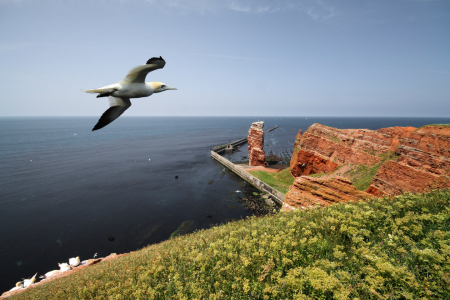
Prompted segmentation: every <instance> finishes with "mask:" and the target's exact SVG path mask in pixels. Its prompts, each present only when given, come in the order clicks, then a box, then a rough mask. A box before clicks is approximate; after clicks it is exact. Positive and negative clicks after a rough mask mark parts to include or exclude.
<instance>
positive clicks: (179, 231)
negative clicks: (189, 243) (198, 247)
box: [170, 220, 194, 239]
mask: <svg viewBox="0 0 450 300" xmlns="http://www.w3.org/2000/svg"><path fill="white" fill-rule="evenodd" d="M192 225H194V221H192V220H190V221H184V222H183V223H181V225H180V227H178V228H177V230H175V231H174V232H172V234H171V235H170V238H171V239H172V238H174V237H177V236H180V235H184V234H186V233H187V232H188V231H189V229H190V228H191V227H192Z"/></svg>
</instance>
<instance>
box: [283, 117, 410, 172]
mask: <svg viewBox="0 0 450 300" xmlns="http://www.w3.org/2000/svg"><path fill="white" fill-rule="evenodd" d="M415 129H416V128H414V127H390V128H382V129H379V130H369V129H338V128H332V127H328V126H324V125H321V124H318V123H315V124H313V125H311V127H309V128H308V130H307V131H306V132H305V134H303V135H301V132H299V134H298V135H297V138H296V142H295V146H294V152H293V155H292V158H291V173H292V175H293V176H294V177H298V176H301V175H310V174H316V173H330V172H332V171H333V170H334V169H336V168H337V167H338V166H342V165H344V164H353V165H366V166H370V165H373V164H375V163H377V162H379V161H380V160H381V155H382V154H385V153H386V152H388V151H392V150H394V149H395V148H396V146H397V145H398V144H399V140H400V139H402V138H407V137H408V136H409V135H410V134H411V132H413V131H414V130H415Z"/></svg>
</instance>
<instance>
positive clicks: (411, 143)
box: [367, 125, 450, 196]
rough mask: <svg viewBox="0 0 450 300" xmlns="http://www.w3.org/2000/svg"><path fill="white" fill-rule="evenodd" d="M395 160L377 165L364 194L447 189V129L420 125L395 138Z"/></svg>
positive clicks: (449, 159)
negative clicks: (397, 138) (404, 135)
mask: <svg viewBox="0 0 450 300" xmlns="http://www.w3.org/2000/svg"><path fill="white" fill-rule="evenodd" d="M395 154H396V155H398V156H399V157H398V160H397V161H388V162H385V163H384V164H383V165H381V167H380V169H379V170H378V172H377V173H376V174H375V176H374V177H373V180H372V183H371V184H370V187H369V188H368V189H367V192H369V193H371V194H373V195H377V196H378V195H398V194H400V193H402V192H407V191H411V192H421V191H423V190H425V189H434V188H449V187H450V177H449V176H450V127H448V126H435V125H430V126H424V127H421V128H419V129H417V130H416V131H414V132H412V133H411V134H410V135H409V136H408V138H403V139H399V145H398V146H397V148H396V149H395Z"/></svg>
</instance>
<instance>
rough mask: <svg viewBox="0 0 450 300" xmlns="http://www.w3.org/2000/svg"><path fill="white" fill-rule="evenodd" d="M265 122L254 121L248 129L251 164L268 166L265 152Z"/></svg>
mask: <svg viewBox="0 0 450 300" xmlns="http://www.w3.org/2000/svg"><path fill="white" fill-rule="evenodd" d="M263 128H264V122H262V121H261V122H254V123H252V126H251V127H250V130H249V131H248V139H247V141H248V160H249V165H250V166H268V164H267V163H266V154H265V153H264V150H263V147H264V130H263Z"/></svg>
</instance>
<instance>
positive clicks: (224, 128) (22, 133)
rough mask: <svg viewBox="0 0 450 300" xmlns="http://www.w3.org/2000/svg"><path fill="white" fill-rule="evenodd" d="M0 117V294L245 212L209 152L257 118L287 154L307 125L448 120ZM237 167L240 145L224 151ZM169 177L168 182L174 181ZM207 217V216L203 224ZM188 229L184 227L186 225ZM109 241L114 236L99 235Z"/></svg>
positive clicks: (232, 179) (270, 146)
mask: <svg viewBox="0 0 450 300" xmlns="http://www.w3.org/2000/svg"><path fill="white" fill-rule="evenodd" d="M97 119H98V118H97V117H79V118H69V117H64V118H62V117H61V118H60V117H53V118H35V117H29V118H16V117H14V118H6V117H3V118H0V245H1V247H0V257H1V260H0V270H1V271H0V293H1V292H3V291H6V290H8V289H10V288H12V287H13V286H14V284H15V282H16V281H19V280H20V279H21V278H29V277H30V276H32V275H34V273H36V272H39V274H43V273H45V272H47V271H50V270H53V269H57V268H58V265H57V263H58V262H59V263H61V262H67V260H68V258H70V257H74V256H80V258H81V259H82V260H84V259H88V258H92V257H93V255H94V253H96V252H97V253H98V255H99V256H100V257H102V256H106V255H108V254H110V253H113V252H115V253H124V252H129V251H133V250H136V249H140V248H142V247H144V246H146V245H149V244H153V243H157V242H160V241H163V240H166V239H168V238H169V237H170V234H171V233H173V232H174V231H176V230H177V228H178V227H179V226H180V225H181V224H182V223H183V222H184V221H193V225H192V227H191V228H190V230H189V232H192V231H194V230H196V229H202V228H209V227H210V226H211V225H212V224H220V223H225V222H228V221H231V220H236V219H240V218H244V217H246V216H248V215H251V212H249V211H247V210H246V209H245V208H244V206H243V204H241V203H239V202H238V194H236V193H235V192H234V191H236V190H238V189H241V190H242V189H243V188H244V183H243V181H242V180H240V179H239V178H238V177H237V176H235V175H234V174H233V173H230V172H229V171H228V170H224V168H223V166H222V165H220V164H219V163H217V162H216V161H215V160H213V159H211V158H210V152H209V149H210V148H212V147H214V146H216V145H220V144H224V143H226V142H228V140H231V141H234V140H237V139H240V138H243V137H246V135H247V132H248V130H249V127H250V125H251V123H252V122H254V121H258V120H263V121H265V123H266V127H265V129H269V128H272V127H274V126H275V125H278V126H279V128H278V129H276V130H274V131H272V132H270V133H267V134H266V144H267V146H266V148H265V150H266V153H267V152H269V151H272V152H273V153H274V154H281V153H282V152H283V151H284V152H285V153H286V152H289V153H291V152H292V149H293V145H294V141H295V136H296V134H297V132H298V130H299V129H302V130H303V131H305V130H306V129H307V128H308V127H309V126H310V125H311V124H313V123H316V122H317V123H322V124H325V125H328V126H332V127H338V128H369V129H378V128H382V127H389V126H415V127H420V126H422V125H426V124H433V123H450V118H446V119H443V118H440V119H430V118H323V117H321V118H320V117H308V118H306V117H298V118H286V117H284V118H280V117H260V118H255V117H128V118H127V117H121V118H119V119H118V120H116V121H115V122H113V123H111V124H110V125H108V126H107V127H105V128H104V129H101V130H99V131H95V132H92V131H91V128H92V126H93V125H94V124H95V123H96V121H97ZM228 158H229V159H231V160H233V161H238V160H246V159H248V158H247V152H246V145H244V146H242V147H241V148H240V150H238V151H236V152H235V153H233V154H231V155H228ZM175 176H178V179H175ZM208 214H211V215H212V216H213V217H212V218H207V215H208ZM191 223H192V222H191ZM110 236H113V237H114V241H113V242H111V241H109V240H108V238H109V237H110Z"/></svg>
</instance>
